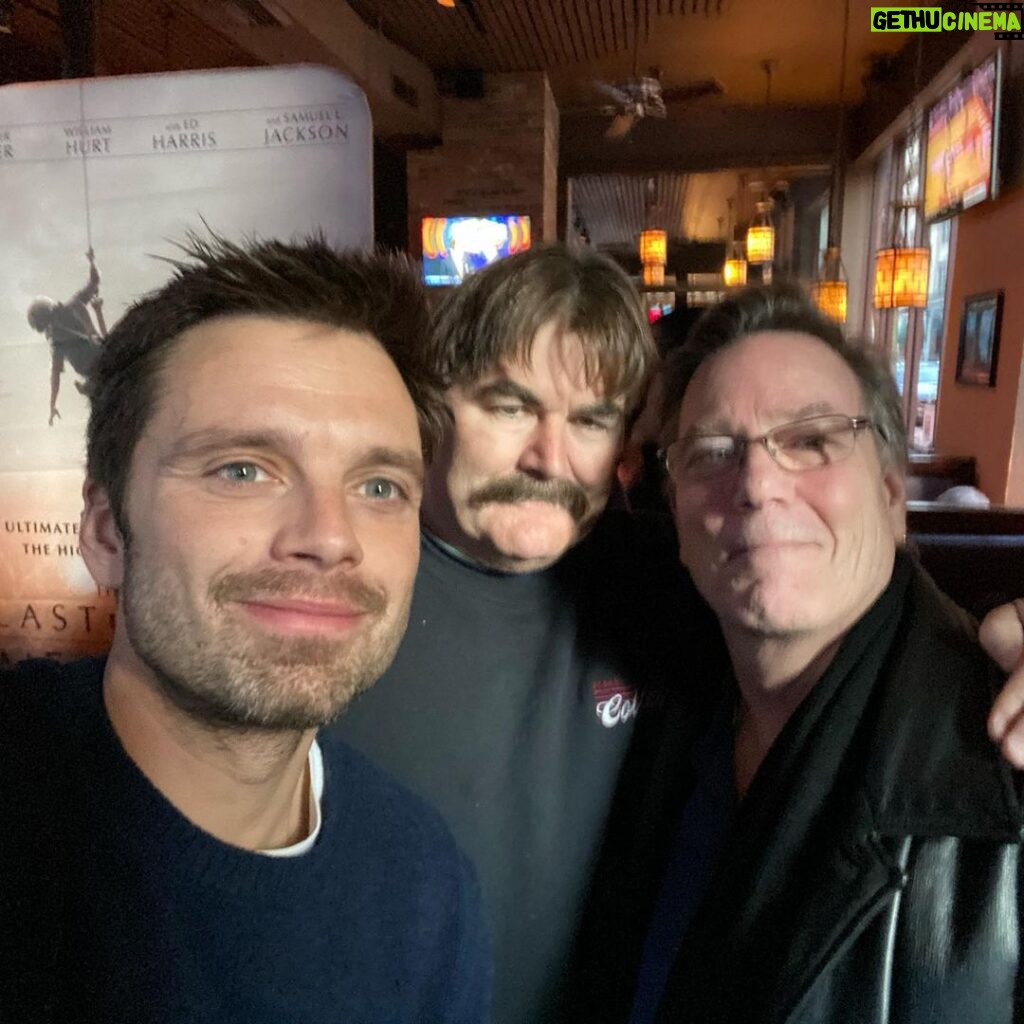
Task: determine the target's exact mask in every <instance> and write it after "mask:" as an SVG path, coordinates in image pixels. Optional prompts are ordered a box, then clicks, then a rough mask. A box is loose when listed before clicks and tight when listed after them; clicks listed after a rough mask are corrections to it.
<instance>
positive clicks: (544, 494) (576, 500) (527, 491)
mask: <svg viewBox="0 0 1024 1024" xmlns="http://www.w3.org/2000/svg"><path fill="white" fill-rule="evenodd" d="M518 501H546V502H548V503H549V504H551V505H559V506H561V507H562V508H564V509H565V510H566V512H568V513H569V515H570V516H572V518H573V520H574V521H575V522H577V523H578V522H579V521H580V520H581V519H582V518H583V516H584V515H585V514H586V511H587V504H588V503H587V495H586V493H585V492H584V490H583V488H582V487H580V486H579V484H574V483H573V482H572V481H571V480H564V479H562V478H561V477H558V478H556V479H553V480H536V479H534V478H533V477H530V476H503V477H499V478H498V479H497V480H491V481H490V482H489V483H486V484H484V485H483V487H480V488H478V489H477V490H475V491H473V493H472V494H471V495H470V496H469V505H470V507H471V508H479V507H480V506H481V505H488V504H491V503H497V504H503V505H508V504H513V503H514V502H518Z"/></svg>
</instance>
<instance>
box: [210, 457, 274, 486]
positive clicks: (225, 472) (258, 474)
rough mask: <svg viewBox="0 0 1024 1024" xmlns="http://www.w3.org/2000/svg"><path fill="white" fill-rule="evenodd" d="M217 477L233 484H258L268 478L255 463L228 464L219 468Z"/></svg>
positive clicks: (216, 473)
mask: <svg viewBox="0 0 1024 1024" xmlns="http://www.w3.org/2000/svg"><path fill="white" fill-rule="evenodd" d="M215 475H216V476H218V477H220V479H221V480H227V481H229V482H230V483H233V484H251V483H257V482H258V481H259V480H261V479H266V476H267V474H266V472H265V471H264V470H262V469H261V468H260V467H259V466H257V465H256V463H255V462H228V463H225V465H223V466H219V467H218V468H217V470H216V472H215Z"/></svg>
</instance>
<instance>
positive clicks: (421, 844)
mask: <svg viewBox="0 0 1024 1024" xmlns="http://www.w3.org/2000/svg"><path fill="white" fill-rule="evenodd" d="M317 742H318V743H319V744H320V749H321V751H322V753H323V761H324V789H325V793H331V794H332V797H331V798H332V799H337V800H338V803H337V807H338V813H339V815H340V817H341V819H342V821H343V822H344V821H346V820H347V821H350V822H353V823H355V822H359V823H360V830H361V832H362V833H363V835H364V838H365V840H366V841H367V842H368V843H369V844H371V845H372V846H374V847H375V848H376V849H377V850H390V851H391V855H393V856H398V857H400V858H402V859H406V860H411V861H416V862H420V863H422V865H424V866H429V865H430V864H431V862H433V864H434V866H435V867H437V866H438V864H439V861H438V858H440V860H441V861H447V862H450V863H452V864H455V863H456V862H457V861H458V860H459V858H460V856H461V855H460V853H459V851H458V847H457V846H456V844H455V840H454V838H453V837H452V834H451V831H450V830H449V828H448V826H447V824H446V823H445V821H444V819H443V818H442V817H441V814H440V813H439V812H438V811H437V810H436V809H435V808H434V807H432V806H431V805H430V804H428V803H427V802H426V801H424V800H422V799H421V798H420V797H418V796H417V795H416V794H415V793H413V792H412V791H411V790H409V789H407V788H406V787H405V786H404V785H403V784H402V783H401V782H399V781H398V779H396V778H395V777H394V776H393V775H391V774H390V773H389V772H388V771H386V770H385V769H384V768H382V767H380V765H378V764H377V763H376V762H375V761H373V760H371V759H370V758H369V757H367V756H366V755H365V754H362V753H360V752H359V751H358V750H356V749H355V748H354V747H352V746H351V745H350V744H348V743H347V742H345V741H344V740H343V739H341V738H339V736H338V735H337V733H336V732H335V731H333V730H332V731H328V730H326V729H321V730H320V732H319V734H318V737H317ZM342 827H344V825H342Z"/></svg>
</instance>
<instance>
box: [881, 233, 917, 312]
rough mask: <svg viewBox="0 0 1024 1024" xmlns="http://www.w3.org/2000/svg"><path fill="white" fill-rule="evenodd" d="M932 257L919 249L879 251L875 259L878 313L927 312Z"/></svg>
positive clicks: (893, 248)
mask: <svg viewBox="0 0 1024 1024" xmlns="http://www.w3.org/2000/svg"><path fill="white" fill-rule="evenodd" d="M929 255H930V254H929V252H928V250H927V249H926V248H923V247H918V246H914V247H913V248H908V247H901V248H896V247H892V248H889V249H879V250H878V253H877V254H876V256H875V292H874V301H875V309H898V308H899V307H902V306H909V307H913V308H915V309H924V307H925V306H926V305H927V304H928V258H929Z"/></svg>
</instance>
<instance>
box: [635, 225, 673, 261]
mask: <svg viewBox="0 0 1024 1024" xmlns="http://www.w3.org/2000/svg"><path fill="white" fill-rule="evenodd" d="M667 251H668V235H667V234H666V233H665V232H664V231H662V230H661V229H660V228H647V229H645V230H644V231H641V232H640V262H641V264H642V265H643V266H645V267H655V266H659V265H660V266H661V268H662V270H663V271H664V269H665V257H666V253H667Z"/></svg>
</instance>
